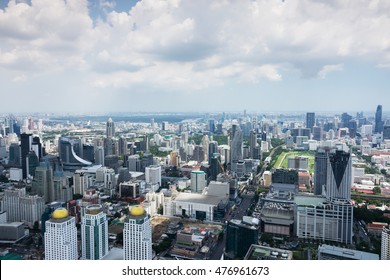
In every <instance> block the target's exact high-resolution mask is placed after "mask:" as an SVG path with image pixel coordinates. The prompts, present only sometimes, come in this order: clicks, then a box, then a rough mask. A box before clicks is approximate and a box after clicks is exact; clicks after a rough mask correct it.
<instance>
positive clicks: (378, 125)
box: [375, 105, 383, 133]
mask: <svg viewBox="0 0 390 280" xmlns="http://www.w3.org/2000/svg"><path fill="white" fill-rule="evenodd" d="M375 132H376V133H382V132H383V121H382V105H378V106H377V107H376V112H375Z"/></svg>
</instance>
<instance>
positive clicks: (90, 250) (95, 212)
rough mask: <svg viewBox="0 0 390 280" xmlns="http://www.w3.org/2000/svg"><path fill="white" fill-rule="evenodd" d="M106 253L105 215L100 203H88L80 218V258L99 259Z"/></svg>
mask: <svg viewBox="0 0 390 280" xmlns="http://www.w3.org/2000/svg"><path fill="white" fill-rule="evenodd" d="M107 254H108V221H107V216H106V214H105V213H104V212H103V210H102V206H101V205H99V204H92V205H88V206H87V207H86V209H85V215H84V216H83V217H82V220H81V258H82V259H83V260H100V259H102V258H103V257H104V256H106V255H107Z"/></svg>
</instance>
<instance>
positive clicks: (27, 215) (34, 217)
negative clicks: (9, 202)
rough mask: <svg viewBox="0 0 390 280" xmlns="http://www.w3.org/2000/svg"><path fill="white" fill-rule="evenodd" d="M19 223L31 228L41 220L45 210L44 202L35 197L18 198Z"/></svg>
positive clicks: (40, 198)
mask: <svg viewBox="0 0 390 280" xmlns="http://www.w3.org/2000/svg"><path fill="white" fill-rule="evenodd" d="M19 206H20V221H21V222H23V223H25V224H26V225H28V226H30V227H32V226H33V225H34V223H35V222H39V221H40V220H41V216H42V214H43V211H44V210H45V201H44V200H43V198H42V197H40V196H37V195H27V196H23V197H21V198H20V205H19Z"/></svg>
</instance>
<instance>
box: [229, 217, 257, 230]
mask: <svg viewBox="0 0 390 280" xmlns="http://www.w3.org/2000/svg"><path fill="white" fill-rule="evenodd" d="M229 224H234V225H237V226H240V227H244V228H247V229H253V230H256V229H258V228H259V227H258V226H256V225H253V224H248V223H245V222H244V221H242V220H236V219H231V220H230V221H229Z"/></svg>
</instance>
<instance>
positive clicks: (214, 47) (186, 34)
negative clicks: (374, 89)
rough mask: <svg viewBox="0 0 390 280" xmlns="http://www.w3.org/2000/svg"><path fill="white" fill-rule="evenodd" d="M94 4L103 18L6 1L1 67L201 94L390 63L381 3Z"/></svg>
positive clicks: (37, 2) (45, 1)
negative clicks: (360, 63) (353, 64)
mask: <svg viewBox="0 0 390 280" xmlns="http://www.w3.org/2000/svg"><path fill="white" fill-rule="evenodd" d="M98 3H99V6H100V8H101V9H102V10H104V11H105V13H106V17H104V18H100V17H95V18H93V15H91V13H90V10H89V9H90V5H91V3H89V2H88V1H87V0H67V1H64V0H32V1H31V3H30V2H26V3H23V2H20V1H15V0H11V1H9V3H8V5H7V7H5V8H4V9H0V42H1V43H0V68H1V69H2V71H6V72H10V71H11V72H12V75H13V76H14V77H25V76H26V75H28V76H29V77H30V76H31V75H30V74H31V72H32V71H33V73H34V74H35V75H44V74H45V73H47V72H53V71H56V72H58V73H61V72H63V73H67V72H69V71H72V72H75V71H76V72H79V73H80V75H83V76H84V78H85V81H87V82H88V85H90V87H91V91H92V90H94V88H95V87H96V88H114V89H115V88H121V89H123V88H132V87H134V86H145V87H154V88H155V89H160V88H161V89H164V90H171V89H172V90H184V89H185V90H200V89H205V88H208V87H210V86H223V85H225V84H227V83H237V84H242V83H245V84H257V83H261V81H263V80H269V81H275V82H280V81H282V80H284V79H285V77H288V76H289V75H296V73H297V72H298V73H300V74H301V75H300V77H302V78H310V79H315V78H320V79H324V78H326V77H327V76H328V75H329V73H331V72H334V71H341V70H343V68H344V64H346V63H348V61H354V60H364V61H366V62H368V63H371V64H373V65H377V66H378V67H383V68H384V69H386V68H388V67H389V66H388V65H390V33H389V32H388V30H390V1H386V0H382V1H380V0H378V1H368V0H367V1H343V0H332V1H329V0H326V1H325V0H323V1H322V0H310V1H309V0H302V1H288V0H287V1H266V0H243V1H227V0H225V1H222V0H221V1H209V0H199V1H191V0H164V1H158V0H142V1H139V2H137V3H136V5H135V6H134V7H133V8H132V9H131V10H129V11H125V12H124V11H119V10H115V9H116V6H117V5H116V2H115V1H108V0H100V1H99V2H98ZM282 73H283V76H282ZM16 80H18V79H16ZM21 80H23V79H21Z"/></svg>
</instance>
